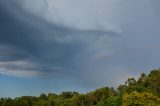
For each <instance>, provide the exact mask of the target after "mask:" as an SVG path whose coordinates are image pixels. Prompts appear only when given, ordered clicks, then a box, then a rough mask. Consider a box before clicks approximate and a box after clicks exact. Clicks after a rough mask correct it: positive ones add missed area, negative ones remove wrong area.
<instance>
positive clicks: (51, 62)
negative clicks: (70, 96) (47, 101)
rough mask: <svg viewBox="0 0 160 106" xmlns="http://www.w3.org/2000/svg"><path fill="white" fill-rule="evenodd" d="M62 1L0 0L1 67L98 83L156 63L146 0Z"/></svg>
mask: <svg viewBox="0 0 160 106" xmlns="http://www.w3.org/2000/svg"><path fill="white" fill-rule="evenodd" d="M62 1H63V4H62ZM62 1H54V3H53V1H51V0H46V1H45V0H44V1H43V0H41V1H40V0H35V1H27V0H14V1H9V0H8V1H7V0H2V1H0V16H1V17H0V67H1V69H0V73H2V74H7V75H13V76H18V77H50V78H52V77H54V78H57V79H61V78H63V79H65V78H66V79H67V78H70V79H74V80H75V81H77V82H78V84H80V85H83V86H84V85H85V87H86V86H89V87H99V86H101V85H105V84H107V85H115V86H116V85H118V84H119V83H121V82H122V81H123V80H125V79H126V78H127V77H129V76H137V74H139V73H141V72H142V71H143V70H144V71H145V72H147V70H149V69H152V68H157V67H158V66H159V65H158V60H159V53H160V51H159V49H158V48H159V46H158V45H159V40H158V39H159V37H158V35H159V34H160V32H159V30H158V29H159V26H160V23H159V19H158V18H157V17H156V15H157V14H155V13H154V11H155V10H158V9H156V8H153V7H152V6H151V5H150V2H151V1H148V2H146V1H145V0H139V1H126V0H122V1H119V0H108V1H106V0H100V1H97V0H94V1H92V3H91V2H87V1H86V0H82V1H79V0H77V1H76V2H75V1H74V0H69V1H67V3H64V2H66V1H65V0H62ZM79 4H80V5H79ZM78 5H79V6H78ZM110 5H111V6H110ZM89 6H90V7H89ZM157 8H158V7H157ZM82 78H83V79H82ZM119 79H120V80H119Z"/></svg>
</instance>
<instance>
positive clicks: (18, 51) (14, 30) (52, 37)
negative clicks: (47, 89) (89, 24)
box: [0, 1, 118, 77]
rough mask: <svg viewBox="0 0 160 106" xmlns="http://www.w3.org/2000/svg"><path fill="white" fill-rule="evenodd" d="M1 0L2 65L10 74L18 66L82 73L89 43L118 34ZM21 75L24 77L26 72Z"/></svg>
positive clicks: (60, 72)
mask: <svg viewBox="0 0 160 106" xmlns="http://www.w3.org/2000/svg"><path fill="white" fill-rule="evenodd" d="M0 3H1V4H0V16H1V17H0V62H1V68H3V69H6V70H9V71H7V72H8V74H10V72H13V71H16V70H21V71H22V72H23V71H30V70H31V71H32V70H34V71H37V72H44V73H54V72H55V73H57V72H58V73H59V74H62V75H63V74H68V73H72V74H73V73H79V72H78V71H80V70H81V69H83V68H80V66H83V65H80V64H81V62H82V61H83V59H80V58H85V57H86V56H85V55H86V53H85V52H83V51H85V50H86V49H87V46H88V43H89V42H94V40H98V39H100V38H101V37H102V36H114V35H117V34H118V33H117V32H114V31H104V30H78V29H74V28H70V27H68V28H67V27H65V26H62V25H57V24H53V23H52V24H51V23H48V22H47V21H45V20H43V19H41V18H39V17H37V16H34V15H33V14H30V13H28V12H26V11H25V10H23V9H22V8H21V7H20V6H19V5H17V4H16V3H15V2H8V1H6V2H5V1H1V2H0ZM85 40H86V41H85ZM83 55H84V56H83ZM87 55H88V54H87ZM77 56H80V58H78V59H80V60H78V61H79V62H77V60H76V59H77ZM21 62H22V63H21ZM78 64H79V65H78ZM79 68H80V69H79ZM76 70H77V71H76ZM71 71H75V72H71ZM19 72H20V71H19ZM3 73H4V72H3ZM82 73H83V72H82ZM15 74H16V73H15ZM15 74H14V75H15ZM17 74H18V72H17ZM24 74H26V73H24ZM19 75H22V77H23V74H18V76H19ZM28 75H30V74H28ZM24 76H26V75H24Z"/></svg>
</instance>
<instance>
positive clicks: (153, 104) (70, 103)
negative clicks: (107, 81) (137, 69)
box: [0, 69, 160, 106]
mask: <svg viewBox="0 0 160 106" xmlns="http://www.w3.org/2000/svg"><path fill="white" fill-rule="evenodd" d="M0 106H160V69H156V70H152V71H151V72H150V73H149V74H148V75H146V74H144V73H142V74H141V75H140V77H139V78H138V79H135V78H128V80H127V81H126V82H125V84H124V85H119V87H118V88H117V89H114V88H113V87H102V88H99V89H97V90H95V91H91V92H88V93H86V94H81V93H78V92H75V91H73V92H71V91H67V92H62V93H61V94H56V93H49V94H44V93H41V94H40V95H39V96H22V97H16V98H14V99H11V98H1V99H0Z"/></svg>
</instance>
